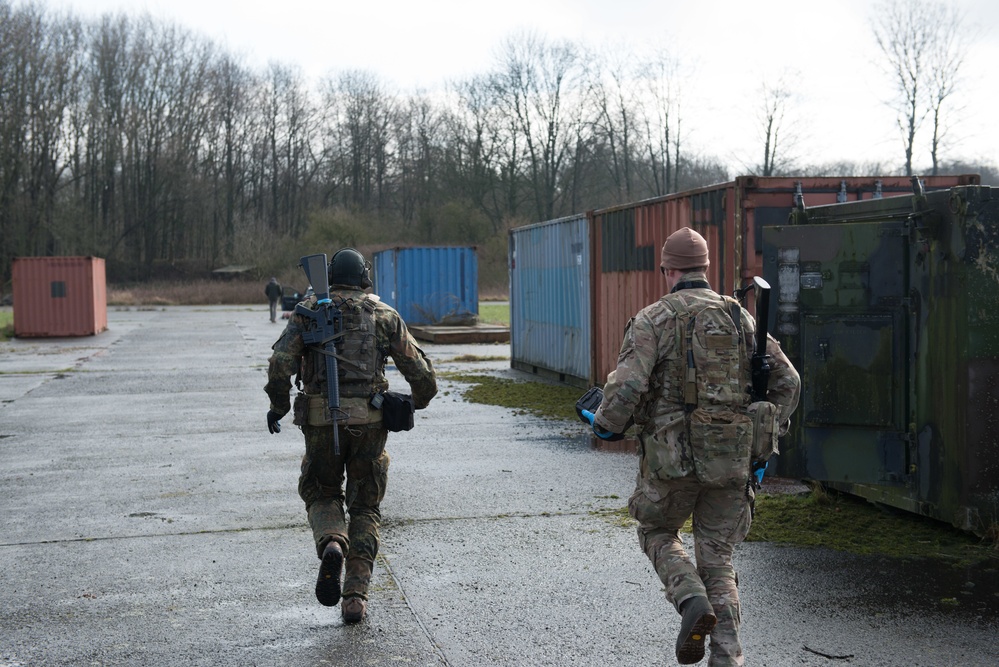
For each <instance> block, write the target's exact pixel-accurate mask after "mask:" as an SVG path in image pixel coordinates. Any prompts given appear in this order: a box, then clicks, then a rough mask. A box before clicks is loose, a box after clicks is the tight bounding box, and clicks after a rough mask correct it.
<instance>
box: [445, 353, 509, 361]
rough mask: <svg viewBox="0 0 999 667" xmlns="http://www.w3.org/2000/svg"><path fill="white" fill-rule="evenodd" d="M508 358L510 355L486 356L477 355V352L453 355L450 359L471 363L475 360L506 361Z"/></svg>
mask: <svg viewBox="0 0 999 667" xmlns="http://www.w3.org/2000/svg"><path fill="white" fill-rule="evenodd" d="M509 359H510V357H501V356H494V357H488V356H487V357H482V356H479V355H477V354H459V355H458V356H457V357H455V358H454V359H452V360H451V361H459V362H469V363H472V362H476V361H507V360H509Z"/></svg>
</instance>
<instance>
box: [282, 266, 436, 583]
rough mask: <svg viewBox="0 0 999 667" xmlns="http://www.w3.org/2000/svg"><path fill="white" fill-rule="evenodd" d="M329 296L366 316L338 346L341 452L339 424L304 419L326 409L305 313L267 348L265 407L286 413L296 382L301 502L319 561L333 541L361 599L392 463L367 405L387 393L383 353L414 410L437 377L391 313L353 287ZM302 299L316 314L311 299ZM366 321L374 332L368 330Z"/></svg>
mask: <svg viewBox="0 0 999 667" xmlns="http://www.w3.org/2000/svg"><path fill="white" fill-rule="evenodd" d="M330 296H331V298H332V299H333V302H334V303H336V304H340V303H341V302H343V303H348V304H353V305H357V304H361V305H362V306H363V311H364V312H366V313H368V314H367V315H360V316H358V318H357V319H358V320H359V321H358V322H356V323H355V324H358V326H359V327H364V328H365V331H366V333H365V334H364V335H363V336H360V337H357V338H356V339H355V340H354V343H355V344H353V345H351V343H350V341H351V338H350V336H348V337H345V338H344V340H343V343H342V344H341V348H340V350H341V353H342V354H343V355H344V357H343V358H342V359H341V360H340V361H339V364H338V365H339V371H340V372H339V373H338V375H339V377H340V405H341V407H342V408H343V409H344V411H345V412H347V413H349V414H350V415H351V418H350V419H349V420H348V422H347V424H346V425H341V426H340V427H339V429H340V433H339V442H340V455H339V456H337V455H335V454H334V447H333V429H335V428H338V427H336V426H332V425H323V424H321V423H320V425H316V420H315V419H310V417H309V412H310V410H311V412H312V414H313V417H314V416H315V414H316V411H317V409H318V411H319V412H321V411H322V409H323V406H325V404H326V400H327V399H326V398H325V396H326V371H325V360H324V358H323V357H322V355H321V353H319V352H316V351H313V350H310V349H309V348H307V347H306V345H305V344H304V343H303V342H302V332H303V330H304V328H305V326H306V325H307V320H306V318H304V317H302V316H301V315H297V314H296V315H294V316H292V318H291V319H290V320H289V322H288V326H287V327H286V328H285V330H284V333H283V334H282V335H281V338H279V339H278V341H277V342H276V343H275V344H274V346H273V350H274V354H273V355H272V356H271V358H270V367H269V369H268V376H267V377H268V379H267V385H266V386H265V387H264V391H266V392H267V395H268V396H269V397H270V400H271V408H270V409H271V410H273V411H274V412H276V413H277V414H279V415H282V416H283V415H285V414H287V413H288V412H289V410H290V409H291V403H290V399H289V395H288V393H289V391H290V389H291V377H292V376H293V375H297V376H298V377H297V380H296V384H297V385H298V386H299V389H300V390H301V392H302V393H300V394H299V396H298V397H296V399H295V401H296V405H295V423H296V424H298V425H300V426H301V428H302V432H303V433H304V434H305V455H304V457H303V458H302V473H301V476H300V477H299V480H298V493H299V495H300V496H301V498H302V500H303V501H305V508H306V511H307V512H308V516H309V525H310V526H311V527H312V534H313V537H314V539H315V543H316V551H317V555H318V556H319V557H320V558H322V554H323V550H324V549H325V547H326V545H327V544H328V543H329V542H330V540H336V541H337V542H338V543H339V544H340V546H341V548H342V549H343V552H344V554H345V555H346V565H345V576H344V582H343V597H344V598H349V597H360V598H361V599H365V600H366V599H367V591H368V584H369V582H370V580H371V571H372V568H373V566H374V560H375V556H376V555H377V553H378V528H379V524H380V521H381V512H380V510H379V506H380V504H381V501H382V499H383V498H384V496H385V485H386V481H387V478H388V466H389V456H388V454H387V453H386V452H385V442H386V440H387V439H388V431H386V430H385V428H384V427H383V426H382V423H381V412H380V411H379V410H375V409H374V408H372V407H371V406H370V404H369V399H370V398H371V396H372V395H373V394H375V393H376V392H379V391H384V390H386V389H388V386H389V385H388V380H387V379H386V378H385V361H386V358H387V357H389V356H391V357H392V359H393V360H394V361H395V365H396V368H398V369H399V371H400V372H401V373H402V375H403V377H405V378H406V381H407V382H408V383H409V385H410V387H411V389H412V393H413V401H414V403H415V406H416V408H417V409H422V408H425V407H426V406H427V404H428V403H430V399H432V398H433V397H434V395H436V393H437V380H436V376H435V374H434V369H433V366H432V365H431V363H430V360H429V359H427V357H426V356H425V355H424V353H423V350H421V349H420V348H419V346H418V345H417V344H416V341H415V340H414V339H413V337H412V335H411V334H410V333H409V330H408V329H407V327H406V323H405V322H404V321H403V320H402V318H401V317H400V316H399V313H397V312H396V311H395V309H393V308H392V307H390V306H388V305H386V304H384V303H381V302H380V301H379V300H378V298H377V297H374V296H372V295H365V293H364V291H363V290H361V289H359V288H356V287H352V286H349V285H333V286H332V287H331V293H330ZM304 303H305V304H307V305H308V306H309V307H310V308H315V304H316V298H315V296H313V297H311V298H310V299H308V300H307V301H305V302H304ZM355 310H356V311H358V312H360V311H361V310H362V309H357V308H355ZM365 322H367V324H365ZM372 322H373V325H374V326H373V329H374V331H373V334H371V333H370V332H368V329H370V328H371V327H370V324H371V323H372ZM351 326H352V325H351V324H350V319H349V318H347V317H345V325H344V328H345V330H349V329H350V328H351ZM372 341H373V343H374V345H373V347H372V345H371V342H372ZM343 347H351V350H349V351H348V350H344V349H343ZM310 399H311V401H310ZM320 421H321V420H320ZM310 422H312V423H310ZM345 475H346V481H347V488H346V494H344V486H343V483H344V477H345ZM345 502H346V505H347V511H348V512H349V514H350V524H349V528H348V526H347V522H346V519H345V515H344V503H345Z"/></svg>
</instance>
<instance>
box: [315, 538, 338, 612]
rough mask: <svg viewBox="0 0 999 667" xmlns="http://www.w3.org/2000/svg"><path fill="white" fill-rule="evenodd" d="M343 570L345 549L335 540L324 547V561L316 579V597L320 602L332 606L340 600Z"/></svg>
mask: <svg viewBox="0 0 999 667" xmlns="http://www.w3.org/2000/svg"><path fill="white" fill-rule="evenodd" d="M342 570H343V550H342V549H341V548H340V545H339V544H338V543H337V542H336V541H335V540H330V542H329V544H327V545H326V548H325V549H323V562H322V563H321V564H320V565H319V578H318V579H316V599H317V600H319V604H321V605H323V606H326V607H332V606H333V605H335V604H336V603H337V602H339V601H340V576H341V573H342Z"/></svg>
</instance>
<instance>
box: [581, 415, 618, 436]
mask: <svg viewBox="0 0 999 667" xmlns="http://www.w3.org/2000/svg"><path fill="white" fill-rule="evenodd" d="M579 414H581V415H582V416H583V418H584V419H585V420H586V421H588V422H590V426H592V427H593V432H594V433H596V434H597V437H598V438H600V439H601V440H620V439H621V436H620V435H618V434H617V433H611V432H610V431H605V430H603V429H601V428H598V427H597V424H596V422H595V421H593V418H594V416H595V415H594V414H593V413H592V412H590V411H589V410H580V411H579Z"/></svg>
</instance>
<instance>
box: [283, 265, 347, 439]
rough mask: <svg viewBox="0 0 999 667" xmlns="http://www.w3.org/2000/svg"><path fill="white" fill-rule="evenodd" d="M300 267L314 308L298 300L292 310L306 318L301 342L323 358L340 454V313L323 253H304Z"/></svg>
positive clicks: (341, 324)
mask: <svg viewBox="0 0 999 667" xmlns="http://www.w3.org/2000/svg"><path fill="white" fill-rule="evenodd" d="M300 262H301V263H300V264H299V266H301V267H302V270H303V271H305V275H306V277H307V278H308V279H309V284H310V285H312V288H313V290H314V291H315V293H316V305H317V306H318V308H316V309H315V310H313V309H311V308H307V307H306V306H305V305H303V304H301V303H299V304H297V305H296V306H295V313H296V314H298V315H301V316H302V317H304V318H305V319H306V323H307V324H306V329H305V331H303V332H302V342H304V343H305V344H306V345H309V346H312V347H314V348H317V349H318V350H319V352H322V354H323V356H324V357H326V394H327V408H328V409H329V414H330V418H332V419H333V421H334V425H333V453H334V454H335V455H336V456H340V430H339V427H338V426H337V425H336V423H335V422H336V420H337V419H338V418H339V414H340V376H339V369H338V368H337V359H336V342H337V339H338V338H340V336H341V335H342V333H343V316H342V315H341V313H340V309H339V308H337V307H336V306H334V305H333V300H332V299H331V298H330V283H329V274H328V273H327V265H326V254H325V253H323V254H319V255H307V256H305V257H303V258H302V259H301V260H300Z"/></svg>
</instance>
